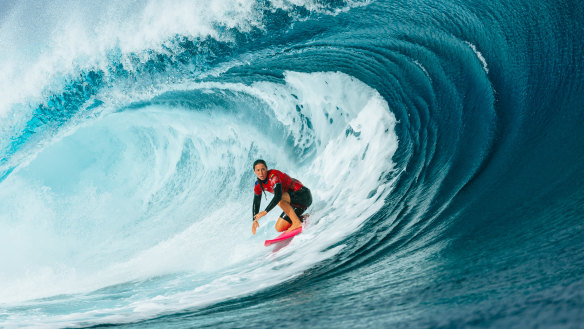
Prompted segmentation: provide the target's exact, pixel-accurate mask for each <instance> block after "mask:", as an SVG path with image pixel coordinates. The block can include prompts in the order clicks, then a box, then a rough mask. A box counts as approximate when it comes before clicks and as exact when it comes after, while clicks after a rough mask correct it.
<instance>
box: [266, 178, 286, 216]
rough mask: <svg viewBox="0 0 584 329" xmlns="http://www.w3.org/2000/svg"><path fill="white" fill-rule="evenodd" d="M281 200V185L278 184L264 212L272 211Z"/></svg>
mask: <svg viewBox="0 0 584 329" xmlns="http://www.w3.org/2000/svg"><path fill="white" fill-rule="evenodd" d="M280 200H282V184H280V183H278V184H276V186H274V198H272V201H270V204H268V206H267V207H266V212H270V210H272V209H274V207H275V206H276V205H277V204H278V202H280Z"/></svg>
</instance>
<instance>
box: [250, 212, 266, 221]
mask: <svg viewBox="0 0 584 329" xmlns="http://www.w3.org/2000/svg"><path fill="white" fill-rule="evenodd" d="M267 214H268V212H267V211H265V210H264V211H262V212H260V213H258V214H256V215H255V216H253V219H255V220H258V219H260V218H262V217H264V216H265V215H267Z"/></svg>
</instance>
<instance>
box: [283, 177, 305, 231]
mask: <svg viewBox="0 0 584 329" xmlns="http://www.w3.org/2000/svg"><path fill="white" fill-rule="evenodd" d="M288 194H290V205H291V206H292V208H293V209H294V212H295V213H296V215H298V218H300V221H301V222H302V221H303V219H302V217H300V215H302V214H303V213H304V212H305V211H306V209H308V207H310V205H311V204H312V194H311V193H310V190H309V189H308V187H306V186H303V187H302V188H301V189H299V190H298V191H290V192H288ZM280 217H281V218H282V219H283V220H285V221H287V222H288V223H290V224H292V220H291V219H290V217H288V215H286V213H285V212H282V214H281V215H280Z"/></svg>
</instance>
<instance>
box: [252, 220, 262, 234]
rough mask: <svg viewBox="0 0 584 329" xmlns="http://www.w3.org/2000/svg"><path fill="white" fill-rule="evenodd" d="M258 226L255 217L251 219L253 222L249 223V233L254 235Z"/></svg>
mask: <svg viewBox="0 0 584 329" xmlns="http://www.w3.org/2000/svg"><path fill="white" fill-rule="evenodd" d="M258 227H260V223H258V221H257V219H256V220H254V221H253V224H251V233H252V234H253V235H255V232H256V230H257V228H258Z"/></svg>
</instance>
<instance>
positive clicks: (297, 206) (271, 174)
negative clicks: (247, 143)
mask: <svg viewBox="0 0 584 329" xmlns="http://www.w3.org/2000/svg"><path fill="white" fill-rule="evenodd" d="M253 171H254V173H255V174H256V176H257V177H258V179H257V181H256V182H255V186H254V189H253V192H254V198H253V224H252V226H251V232H252V233H253V234H255V233H256V229H257V228H258V227H259V226H260V224H259V223H258V219H260V218H262V217H264V216H265V215H266V214H267V213H268V212H269V211H270V210H272V209H273V208H274V207H276V205H278V206H280V208H282V210H283V212H282V214H281V215H280V218H278V221H277V222H276V231H278V232H283V231H292V230H294V229H297V228H299V227H301V226H302V219H300V215H302V213H303V212H304V211H306V209H307V208H308V207H309V206H310V205H311V204H312V194H311V193H310V190H309V189H308V188H307V187H306V186H304V185H302V183H300V181H298V180H297V179H294V178H291V177H290V176H288V175H286V174H285V173H283V172H281V171H279V170H276V169H270V170H268V166H267V165H266V162H265V161H264V160H261V159H260V160H256V161H255V162H254V163H253ZM265 191H268V192H270V193H273V194H274V197H273V198H272V201H270V203H269V204H268V206H267V207H266V209H265V210H264V211H261V212H260V203H261V201H262V192H263V193H264V194H265Z"/></svg>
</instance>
